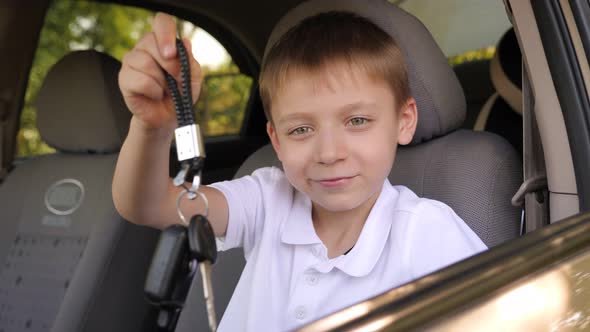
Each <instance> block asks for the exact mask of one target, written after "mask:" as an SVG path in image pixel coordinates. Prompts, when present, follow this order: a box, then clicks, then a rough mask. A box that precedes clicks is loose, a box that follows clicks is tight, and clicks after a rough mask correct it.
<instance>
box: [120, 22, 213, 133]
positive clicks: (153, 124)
mask: <svg viewBox="0 0 590 332" xmlns="http://www.w3.org/2000/svg"><path fill="white" fill-rule="evenodd" d="M152 29H153V31H152V32H148V33H147V34H146V35H144V36H143V37H142V38H141V39H140V40H139V42H137V44H136V45H135V47H134V48H133V49H132V50H131V51H129V53H127V54H126V55H125V56H124V57H123V64H122V67H121V71H120V72H119V87H120V89H121V93H122V94H123V98H124V99H125V103H126V104H127V107H128V108H129V110H130V111H131V113H133V116H134V118H136V119H138V120H139V122H140V123H141V124H142V126H143V127H144V128H145V129H166V130H168V129H169V130H172V129H173V128H174V127H175V126H176V115H175V112H174V105H173V102H172V98H171V96H170V93H169V91H168V87H167V84H166V78H165V76H164V72H163V70H165V71H167V72H168V73H170V74H171V75H172V76H173V77H174V78H175V79H176V81H177V82H178V83H179V88H180V64H179V61H178V58H177V57H176V54H177V52H176V35H177V34H176V24H175V22H174V19H173V18H172V16H170V15H166V14H163V13H158V14H156V16H155V17H154V21H153V25H152ZM183 44H184V46H185V47H186V50H187V52H188V54H189V61H190V68H191V86H192V92H193V100H194V101H196V100H197V99H198V96H199V91H200V88H201V82H202V80H203V78H202V75H201V66H200V65H199V63H198V62H197V60H195V58H194V56H193V53H192V49H191V44H190V41H189V40H187V39H184V40H183Z"/></svg>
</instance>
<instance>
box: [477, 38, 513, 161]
mask: <svg viewBox="0 0 590 332" xmlns="http://www.w3.org/2000/svg"><path fill="white" fill-rule="evenodd" d="M489 72H490V77H491V81H492V85H493V86H494V89H495V91H496V92H495V93H494V94H492V95H491V96H490V98H489V99H488V100H487V102H486V103H485V104H484V106H483V107H482V109H481V111H480V112H479V114H478V116H477V120H476V121H475V124H474V127H473V129H474V130H478V131H481V130H485V131H488V132H492V133H495V134H498V135H500V136H502V137H504V138H505V139H506V140H508V142H510V144H512V146H514V148H515V149H516V150H517V151H518V152H519V153H520V155H521V156H522V143H523V142H522V54H521V52H520V47H519V46H518V41H517V39H516V33H515V32H514V29H513V28H511V29H509V30H508V31H506V33H504V35H502V38H501V39H500V41H499V42H498V45H497V46H496V53H495V54H494V57H493V58H492V61H491V62H490V68H489Z"/></svg>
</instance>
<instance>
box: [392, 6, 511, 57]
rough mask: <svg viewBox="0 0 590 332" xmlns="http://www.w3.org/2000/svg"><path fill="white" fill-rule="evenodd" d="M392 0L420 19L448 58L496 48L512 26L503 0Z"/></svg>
mask: <svg viewBox="0 0 590 332" xmlns="http://www.w3.org/2000/svg"><path fill="white" fill-rule="evenodd" d="M389 1H390V2H392V3H394V4H397V5H398V6H400V7H401V8H403V9H404V10H406V11H408V12H409V13H411V14H412V15H414V16H416V17H417V18H418V19H420V21H422V23H424V25H425V26H426V28H428V30H429V31H430V32H431V33H432V35H433V37H434V40H436V42H437V44H438V45H439V46H440V48H441V49H442V50H443V52H444V54H445V55H446V56H447V57H449V56H454V55H458V54H462V53H464V52H467V51H473V50H480V49H484V48H486V47H489V46H493V45H496V43H497V42H498V40H499V39H500V36H501V35H502V34H503V33H504V32H505V31H506V30H508V29H509V28H510V26H511V24H510V21H509V20H508V18H507V15H506V9H505V8H504V3H503V2H502V1H501V0H446V1H439V0H389Z"/></svg>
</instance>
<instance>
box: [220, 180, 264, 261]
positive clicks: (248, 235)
mask: <svg viewBox="0 0 590 332" xmlns="http://www.w3.org/2000/svg"><path fill="white" fill-rule="evenodd" d="M262 170H263V169H260V170H256V171H254V173H252V175H248V176H244V177H241V178H239V179H235V180H231V181H223V182H217V183H214V184H211V185H210V187H213V188H215V189H217V190H219V191H221V192H222V193H223V195H224V196H225V199H226V200H227V205H228V208H229V219H228V224H227V230H226V233H225V236H224V237H218V238H217V239H216V240H217V249H218V250H221V251H224V250H229V249H232V248H236V247H243V248H244V253H245V255H246V257H248V254H249V252H250V251H251V250H252V248H253V247H254V245H255V243H256V238H257V236H258V235H259V234H260V233H261V232H262V227H263V223H264V217H265V210H264V204H263V195H262V190H263V188H262V187H263V183H262V181H261V180H262V176H263V173H264V172H263V171H262Z"/></svg>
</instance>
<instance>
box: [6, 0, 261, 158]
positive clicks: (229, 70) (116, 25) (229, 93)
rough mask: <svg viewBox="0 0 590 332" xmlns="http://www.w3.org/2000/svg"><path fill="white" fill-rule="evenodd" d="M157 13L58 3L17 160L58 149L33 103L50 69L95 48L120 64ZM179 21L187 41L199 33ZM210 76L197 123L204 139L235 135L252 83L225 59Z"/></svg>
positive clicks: (34, 77) (37, 62) (43, 38)
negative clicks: (46, 136)
mask: <svg viewBox="0 0 590 332" xmlns="http://www.w3.org/2000/svg"><path fill="white" fill-rule="evenodd" d="M153 15H154V13H153V12H151V11H148V10H144V9H139V8H132V7H126V6H120V5H111V4H104V3H95V2H87V1H71V0H54V1H53V3H52V5H51V8H50V9H49V10H48V12H47V14H46V17H45V24H44V26H43V29H42V31H41V34H40V38H39V45H38V48H37V52H36V54H35V58H34V62H33V65H32V68H31V73H30V76H29V82H28V87H27V92H26V96H25V106H24V108H23V111H22V115H21V125H20V131H19V133H18V138H17V139H18V141H17V142H18V143H17V144H18V156H19V157H23V156H29V155H36V154H44V153H52V152H54V151H55V150H54V149H53V148H51V147H49V146H47V145H46V144H45V143H44V142H43V141H42V139H41V137H40V135H39V132H38V131H37V126H36V112H37V111H36V107H35V100H36V97H37V93H38V91H39V88H40V87H41V85H42V83H43V80H44V78H45V76H46V74H47V72H48V71H49V69H50V68H51V66H53V65H54V64H55V63H56V62H57V61H58V60H59V59H60V58H62V57H63V56H64V55H66V54H67V53H69V52H71V51H74V50H79V49H95V50H97V51H101V52H105V53H108V54H110V55H112V56H113V57H115V58H117V59H119V60H121V59H122V58H123V55H124V54H125V53H126V52H127V51H128V50H130V49H131V48H132V47H133V46H134V45H135V43H136V42H137V41H138V40H139V38H141V36H143V35H144V34H145V33H146V32H148V31H149V30H150V29H151V20H152V17H153ZM187 23H188V22H185V21H182V20H178V22H177V24H178V26H179V27H183V28H182V30H181V31H182V33H183V36H184V37H188V38H190V37H192V36H194V34H195V32H196V31H197V30H198V29H199V28H197V27H196V26H194V25H192V24H187ZM202 70H203V73H204V75H205V77H206V79H205V84H203V90H204V91H203V93H202V96H201V98H200V99H199V101H198V103H197V109H198V110H199V112H198V113H197V119H204V120H206V121H207V123H203V122H200V123H202V125H203V127H204V128H203V132H204V134H205V136H217V135H228V134H237V133H239V131H240V127H241V123H242V120H243V113H244V109H245V107H246V103H247V101H248V98H249V94H250V87H251V85H252V79H251V78H250V77H248V76H246V75H242V74H240V73H239V69H238V68H237V66H236V65H235V64H234V63H233V62H232V61H231V58H229V57H227V59H226V61H225V62H224V63H223V64H222V65H220V66H218V67H215V68H209V67H207V66H203V68H202Z"/></svg>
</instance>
